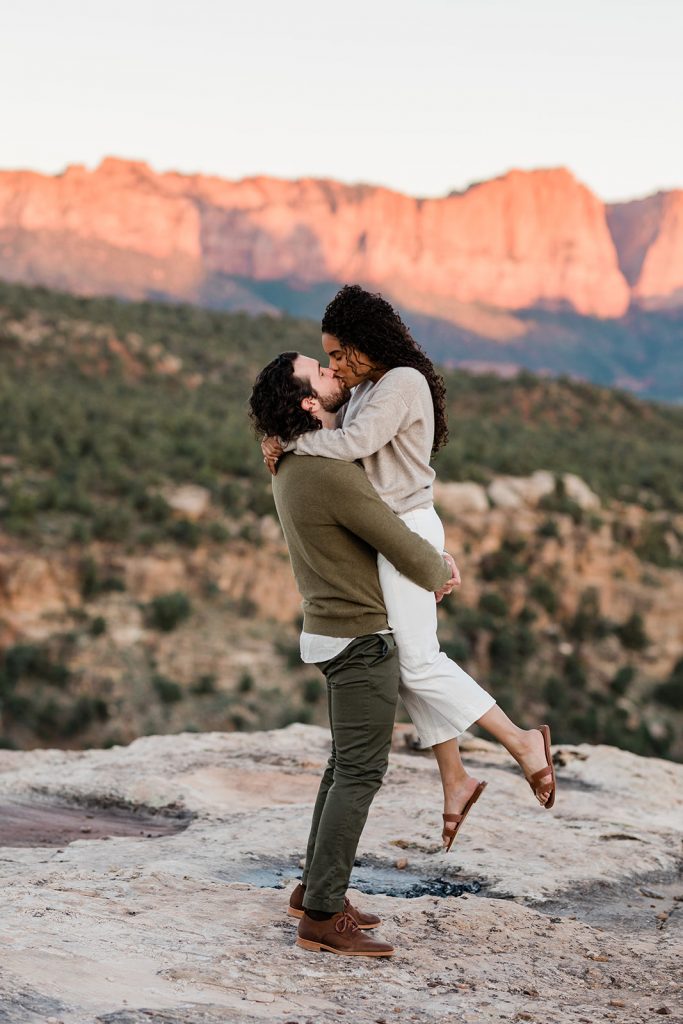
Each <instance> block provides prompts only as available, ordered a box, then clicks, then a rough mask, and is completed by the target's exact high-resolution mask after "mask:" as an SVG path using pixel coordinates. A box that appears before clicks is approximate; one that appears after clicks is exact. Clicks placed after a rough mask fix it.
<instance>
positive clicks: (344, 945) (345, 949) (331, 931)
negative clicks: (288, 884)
mask: <svg viewBox="0 0 683 1024" xmlns="http://www.w3.org/2000/svg"><path fill="white" fill-rule="evenodd" d="M298 932H299V933H298V935H297V939H296V944H297V946H301V948H302V949H310V950H312V951H314V952H316V953H321V952H322V951H323V950H327V952H328V953H338V954H339V955H340V956H391V955H392V954H393V952H394V947H393V946H391V945H390V944H389V943H388V942H380V941H379V939H374V938H373V937H372V936H371V935H366V934H365V933H364V932H362V931H361V929H360V928H359V927H358V925H357V924H356V922H355V921H354V919H353V918H352V917H351V915H350V914H344V913H340V914H333V915H332V917H331V918H329V920H327V921H314V920H313V918H311V917H309V916H308V914H306V913H305V914H304V916H303V917H302V918H301V920H300V921H299V930H298Z"/></svg>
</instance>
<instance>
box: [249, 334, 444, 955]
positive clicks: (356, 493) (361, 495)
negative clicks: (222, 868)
mask: <svg viewBox="0 0 683 1024" xmlns="http://www.w3.org/2000/svg"><path fill="white" fill-rule="evenodd" d="M348 397H349V392H348V388H347V387H346V386H345V385H344V384H343V383H342V382H341V381H339V380H337V379H336V377H335V375H334V373H333V371H331V370H329V369H325V368H323V367H321V366H320V364H319V363H318V362H317V361H316V360H315V359H310V358H308V357H307V356H302V355H299V354H298V353H296V352H285V353H283V354H282V355H280V356H278V357H277V358H276V359H274V360H273V361H272V362H271V363H269V364H268V366H266V367H265V369H264V370H262V371H261V373H260V374H259V376H258V378H257V380H256V383H255V385H254V389H253V392H252V396H251V401H250V415H251V417H252V420H253V422H254V424H255V426H256V429H257V431H258V432H259V433H260V434H263V435H277V436H278V437H281V438H283V439H284V440H286V441H289V440H293V439H294V438H296V437H298V436H299V435H300V434H302V433H305V432H306V431H308V430H312V429H314V430H315V429H320V428H321V427H328V428H331V427H333V426H334V414H335V412H336V410H337V409H339V408H341V406H342V405H343V404H344V403H345V402H346V401H347V400H348ZM273 495H274V498H275V505H276V508H277V513H278V516H279V518H280V523H281V525H282V529H283V531H284V535H285V539H286V541H287V545H288V547H289V554H290V560H291V563H292V568H293V570H294V575H295V577H296V580H297V585H298V587H299V590H300V593H301V595H302V597H303V610H304V624H303V632H302V635H301V654H302V659H303V660H304V661H305V662H308V663H315V664H317V665H318V666H319V668H320V669H321V670H322V671H323V673H324V674H325V677H326V680H327V693H328V708H329V715H330V727H331V731H332V752H331V754H330V758H329V761H328V764H327V767H326V769H325V772H324V775H323V777H322V780H321V783H320V788H319V790H318V796H317V799H316V803H315V808H314V811H313V821H312V824H311V831H310V835H309V841H308V847H307V851H306V863H305V867H304V872H303V877H302V881H301V884H300V885H299V886H297V887H296V889H295V890H294V892H293V893H292V896H291V898H290V906H289V911H288V912H289V913H291V914H292V915H293V916H296V917H300V923H299V928H298V937H297V940H296V941H297V945H299V946H302V947H303V948H304V949H310V950H321V949H324V950H329V951H330V952H333V953H339V954H342V955H346V956H390V955H391V954H392V953H393V951H394V950H393V947H392V946H391V945H390V944H389V943H386V942H380V941H379V940H377V939H375V938H374V937H372V936H369V935H367V934H366V931H367V930H369V929H371V928H373V927H375V926H376V925H377V924H379V923H380V922H379V919H378V918H376V917H372V916H371V915H367V914H363V913H362V912H360V911H359V910H357V909H356V908H355V907H353V906H352V905H351V904H350V903H349V901H348V899H347V897H346V890H347V887H348V883H349V878H350V875H351V869H352V867H353V861H354V858H355V854H356V849H357V847H358V841H359V839H360V835H361V832H362V830H363V827H364V825H365V821H366V818H367V814H368V810H369V808H370V804H371V802H372V800H373V798H374V796H375V794H376V792H377V790H378V789H379V787H380V785H381V783H382V779H383V777H384V774H385V772H386V769H387V763H388V756H389V748H390V745H391V735H392V729H393V723H394V713H395V708H396V700H397V696H398V684H399V669H398V659H397V656H396V645H395V643H394V640H393V638H392V636H391V634H390V632H389V630H388V624H387V618H386V610H385V608H384V604H383V601H382V593H381V590H380V585H379V578H378V573H377V551H379V552H381V554H383V555H384V556H385V558H387V559H389V561H391V562H392V563H393V564H394V565H395V566H396V567H397V569H398V570H399V571H400V572H401V573H404V574H405V575H406V576H408V577H410V579H412V580H413V581H414V582H415V583H417V584H418V585H419V586H421V587H424V588H425V589H427V590H431V591H438V592H441V591H443V590H446V589H448V588H449V587H451V586H452V585H453V582H454V581H453V571H452V567H453V562H452V559H450V556H446V558H442V557H441V555H440V554H439V553H438V552H437V551H436V550H435V548H434V547H433V546H432V545H431V544H430V543H429V542H428V541H425V540H423V539H422V538H421V537H418V536H417V534H415V533H413V532H412V531H411V530H409V529H408V528H407V527H406V526H405V524H404V523H402V522H401V520H400V519H399V518H398V517H397V516H396V515H395V514H394V513H393V512H391V511H390V509H389V508H388V506H387V505H385V504H384V502H383V501H382V500H381V499H380V498H379V496H378V495H377V493H376V491H375V490H374V489H373V487H372V485H371V484H370V483H369V481H368V479H367V477H366V475H365V473H364V471H363V470H362V468H361V467H360V466H357V465H356V464H355V463H348V462H340V461H337V460H335V459H316V458H312V457H308V456H300V457H297V456H294V455H287V456H285V457H284V458H283V460H282V462H281V464H280V468H279V471H278V473H277V476H276V477H275V478H274V480H273ZM447 559H448V560H447Z"/></svg>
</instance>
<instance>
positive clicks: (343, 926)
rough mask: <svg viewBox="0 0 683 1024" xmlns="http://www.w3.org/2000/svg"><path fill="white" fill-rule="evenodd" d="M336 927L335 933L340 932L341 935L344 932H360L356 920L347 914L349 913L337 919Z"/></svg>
mask: <svg viewBox="0 0 683 1024" xmlns="http://www.w3.org/2000/svg"><path fill="white" fill-rule="evenodd" d="M334 927H335V931H338V932H339V933H340V934H341V933H342V932H345V931H350V932H357V931H358V925H357V924H356V922H355V921H354V919H353V918H352V917H351V915H350V914H347V913H342V915H341V917H338V918H337V920H336V922H335V925H334Z"/></svg>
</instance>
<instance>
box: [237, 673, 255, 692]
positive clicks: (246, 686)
mask: <svg viewBox="0 0 683 1024" xmlns="http://www.w3.org/2000/svg"><path fill="white" fill-rule="evenodd" d="M237 689H238V691H239V693H251V691H252V690H253V689H254V677H253V676H252V674H251V672H243V673H242V675H241V676H240V678H239V682H238V684H237Z"/></svg>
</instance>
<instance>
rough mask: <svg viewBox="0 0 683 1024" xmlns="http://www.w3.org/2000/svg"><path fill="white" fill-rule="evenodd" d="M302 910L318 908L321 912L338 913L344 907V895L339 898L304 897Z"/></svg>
mask: <svg viewBox="0 0 683 1024" xmlns="http://www.w3.org/2000/svg"><path fill="white" fill-rule="evenodd" d="M303 906H304V910H318V911H320V913H321V914H340V913H341V912H342V910H343V909H344V897H343V896H342V898H341V899H340V900H315V899H313V900H309V898H308V897H306V901H305V902H304V905H303Z"/></svg>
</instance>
